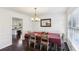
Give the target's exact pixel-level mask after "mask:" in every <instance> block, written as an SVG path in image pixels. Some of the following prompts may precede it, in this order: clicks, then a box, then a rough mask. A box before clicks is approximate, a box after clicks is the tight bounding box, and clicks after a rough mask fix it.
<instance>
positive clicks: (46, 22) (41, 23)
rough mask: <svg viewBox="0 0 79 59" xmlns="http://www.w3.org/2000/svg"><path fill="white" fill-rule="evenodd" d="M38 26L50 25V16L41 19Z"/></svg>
mask: <svg viewBox="0 0 79 59" xmlns="http://www.w3.org/2000/svg"><path fill="white" fill-rule="evenodd" d="M40 26H41V27H51V18H49V19H41V21H40Z"/></svg>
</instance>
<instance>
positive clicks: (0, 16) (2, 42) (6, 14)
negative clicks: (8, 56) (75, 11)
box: [0, 8, 31, 49]
mask: <svg viewBox="0 0 79 59" xmlns="http://www.w3.org/2000/svg"><path fill="white" fill-rule="evenodd" d="M12 17H17V18H21V19H23V34H24V33H25V32H26V31H28V30H30V29H31V25H30V24H29V21H30V17H28V16H27V15H23V14H20V13H17V12H14V11H11V10H9V9H6V8H0V49H2V48H4V47H7V46H10V45H11V44H12Z"/></svg>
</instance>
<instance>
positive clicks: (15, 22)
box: [12, 17, 23, 42]
mask: <svg viewBox="0 0 79 59" xmlns="http://www.w3.org/2000/svg"><path fill="white" fill-rule="evenodd" d="M22 30H23V20H22V19H20V18H17V17H12V42H13V41H16V40H20V39H21V36H22Z"/></svg>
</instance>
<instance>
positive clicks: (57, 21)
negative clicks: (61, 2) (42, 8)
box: [32, 13, 66, 33]
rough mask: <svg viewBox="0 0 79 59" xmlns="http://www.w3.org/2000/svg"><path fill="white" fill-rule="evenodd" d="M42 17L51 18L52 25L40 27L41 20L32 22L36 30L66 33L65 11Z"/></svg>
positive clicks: (42, 17)
mask: <svg viewBox="0 0 79 59" xmlns="http://www.w3.org/2000/svg"><path fill="white" fill-rule="evenodd" d="M40 18H41V19H45V18H51V27H40V22H32V23H33V26H34V28H35V29H34V31H46V32H55V33H65V24H66V23H65V20H66V15H65V14H64V13H63V14H62V13H60V14H48V15H42V16H40Z"/></svg>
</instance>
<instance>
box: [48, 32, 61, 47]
mask: <svg viewBox="0 0 79 59" xmlns="http://www.w3.org/2000/svg"><path fill="white" fill-rule="evenodd" d="M48 38H49V42H52V43H56V44H57V45H58V46H61V38H60V34H56V33H48Z"/></svg>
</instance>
